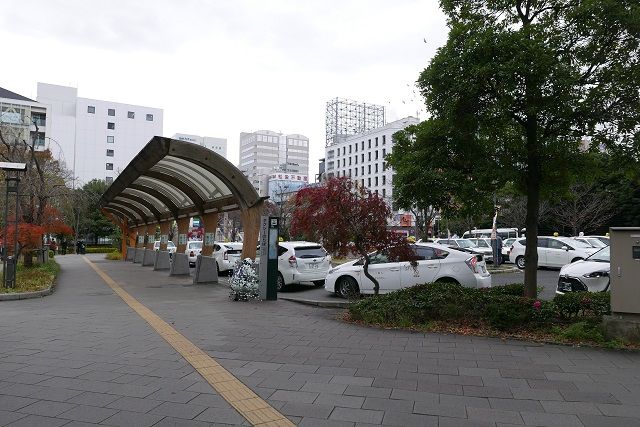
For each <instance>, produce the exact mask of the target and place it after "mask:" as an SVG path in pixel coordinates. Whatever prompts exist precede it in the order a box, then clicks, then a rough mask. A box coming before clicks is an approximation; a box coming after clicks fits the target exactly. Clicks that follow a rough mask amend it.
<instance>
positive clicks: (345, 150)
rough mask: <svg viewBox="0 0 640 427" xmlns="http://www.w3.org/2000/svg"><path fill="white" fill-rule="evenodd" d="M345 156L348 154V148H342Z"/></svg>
mask: <svg viewBox="0 0 640 427" xmlns="http://www.w3.org/2000/svg"><path fill="white" fill-rule="evenodd" d="M345 154H347V147H342V155H343V156H344V155H345Z"/></svg>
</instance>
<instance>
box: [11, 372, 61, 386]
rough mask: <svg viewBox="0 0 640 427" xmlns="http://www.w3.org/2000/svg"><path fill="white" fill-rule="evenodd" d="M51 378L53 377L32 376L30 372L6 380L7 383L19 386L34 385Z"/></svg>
mask: <svg viewBox="0 0 640 427" xmlns="http://www.w3.org/2000/svg"><path fill="white" fill-rule="evenodd" d="M49 378H51V375H42V374H31V373H28V372H19V373H17V374H16V375H13V376H11V377H9V378H7V379H6V381H9V382H12V383H18V384H29V385H34V384H38V383H41V382H42V381H44V380H48V379H49Z"/></svg>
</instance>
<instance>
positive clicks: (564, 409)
mask: <svg viewBox="0 0 640 427" xmlns="http://www.w3.org/2000/svg"><path fill="white" fill-rule="evenodd" d="M540 404H541V405H542V407H543V408H544V410H545V411H546V412H550V413H555V414H590V415H602V412H600V410H599V409H598V407H597V406H596V404H595V403H591V402H557V401H542V402H540Z"/></svg>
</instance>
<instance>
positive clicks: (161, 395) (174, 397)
mask: <svg viewBox="0 0 640 427" xmlns="http://www.w3.org/2000/svg"><path fill="white" fill-rule="evenodd" d="M198 394H199V393H195V392H192V391H175V390H167V389H160V390H158V391H156V392H155V393H152V394H150V395H148V396H146V397H147V398H148V399H154V400H162V401H166V402H175V403H187V402H189V401H190V400H191V399H193V398H194V397H196V396H198Z"/></svg>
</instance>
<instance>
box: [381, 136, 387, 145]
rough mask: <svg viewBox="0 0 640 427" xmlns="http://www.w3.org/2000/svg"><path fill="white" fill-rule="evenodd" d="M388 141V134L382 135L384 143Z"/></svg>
mask: <svg viewBox="0 0 640 427" xmlns="http://www.w3.org/2000/svg"><path fill="white" fill-rule="evenodd" d="M386 143H387V135H382V145H385V144H386Z"/></svg>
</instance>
